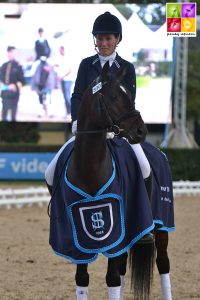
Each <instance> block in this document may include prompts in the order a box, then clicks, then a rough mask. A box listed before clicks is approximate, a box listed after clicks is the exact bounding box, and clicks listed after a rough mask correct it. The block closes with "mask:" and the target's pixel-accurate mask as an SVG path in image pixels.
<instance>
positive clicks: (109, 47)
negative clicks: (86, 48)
mask: <svg viewBox="0 0 200 300" xmlns="http://www.w3.org/2000/svg"><path fill="white" fill-rule="evenodd" d="M118 43H119V38H118V37H116V36H115V35H114V34H97V36H96V45H97V48H98V51H99V54H100V55H102V56H109V55H111V54H112V53H113V52H114V51H115V49H116V47H117V44H118Z"/></svg>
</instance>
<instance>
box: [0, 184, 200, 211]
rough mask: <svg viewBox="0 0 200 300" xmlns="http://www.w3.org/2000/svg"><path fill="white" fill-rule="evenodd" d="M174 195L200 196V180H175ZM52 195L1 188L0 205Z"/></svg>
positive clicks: (20, 203) (18, 204)
mask: <svg viewBox="0 0 200 300" xmlns="http://www.w3.org/2000/svg"><path fill="white" fill-rule="evenodd" d="M173 192H174V196H181V195H185V196H198V195H199V196H200V181H182V180H180V181H174V182H173ZM49 200H50V195H49V192H48V189H47V188H46V187H28V188H19V189H17V188H16V189H11V188H9V189H1V190H0V206H5V207H6V208H10V207H11V206H15V207H17V208H20V207H22V206H24V205H28V206H32V205H33V204H37V205H39V206H42V205H43V204H46V203H48V202H49Z"/></svg>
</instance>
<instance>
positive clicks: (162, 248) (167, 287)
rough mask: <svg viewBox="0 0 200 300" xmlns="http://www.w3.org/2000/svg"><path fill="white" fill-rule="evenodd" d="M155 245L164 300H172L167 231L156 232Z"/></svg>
mask: <svg viewBox="0 0 200 300" xmlns="http://www.w3.org/2000/svg"><path fill="white" fill-rule="evenodd" d="M155 244H156V249H157V258H156V264H157V268H158V272H159V274H160V282H161V290H162V299H163V300H171V299H172V293H171V282H170V274H169V271H170V263H169V258H168V254H167V246H168V232H167V231H156V232H155Z"/></svg>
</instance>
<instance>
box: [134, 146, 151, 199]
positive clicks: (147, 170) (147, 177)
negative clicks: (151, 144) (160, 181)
mask: <svg viewBox="0 0 200 300" xmlns="http://www.w3.org/2000/svg"><path fill="white" fill-rule="evenodd" d="M131 147H132V149H133V151H134V153H135V155H136V157H137V160H138V163H139V165H140V169H141V172H142V176H143V178H144V183H145V186H146V189H147V193H148V196H149V200H150V201H151V196H152V172H151V167H150V164H149V161H148V159H147V157H146V155H145V153H144V151H143V149H142V147H141V145H140V144H134V145H131Z"/></svg>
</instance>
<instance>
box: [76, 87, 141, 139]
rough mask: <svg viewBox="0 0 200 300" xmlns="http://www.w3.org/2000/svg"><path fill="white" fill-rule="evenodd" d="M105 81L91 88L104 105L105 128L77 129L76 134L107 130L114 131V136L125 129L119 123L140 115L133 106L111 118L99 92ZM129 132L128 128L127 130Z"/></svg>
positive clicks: (103, 96) (102, 95)
mask: <svg viewBox="0 0 200 300" xmlns="http://www.w3.org/2000/svg"><path fill="white" fill-rule="evenodd" d="M106 84H107V81H105V82H103V83H101V82H99V83H97V84H96V85H95V86H94V87H93V88H92V92H93V94H95V93H97V97H99V100H100V101H101V103H102V104H103V107H104V111H105V113H106V118H107V120H108V122H109V124H110V125H109V126H108V127H107V128H105V129H98V130H79V131H77V132H76V134H87V133H88V134H90V133H103V132H105V133H107V132H114V135H115V136H119V135H120V133H121V132H123V131H125V130H124V129H123V128H120V124H121V122H123V121H126V120H128V119H131V118H133V117H135V116H137V118H136V120H137V119H138V118H139V117H140V113H139V111H137V110H135V109H134V108H132V109H131V110H130V111H129V112H127V113H124V114H122V115H121V116H120V117H119V118H118V119H117V120H115V121H114V120H113V118H112V117H111V114H110V111H109V108H108V106H107V104H106V103H105V101H104V98H105V95H104V94H103V93H101V92H99V90H101V89H102V86H104V85H106ZM136 120H135V121H136ZM128 132H129V130H128ZM128 132H127V134H128Z"/></svg>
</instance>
